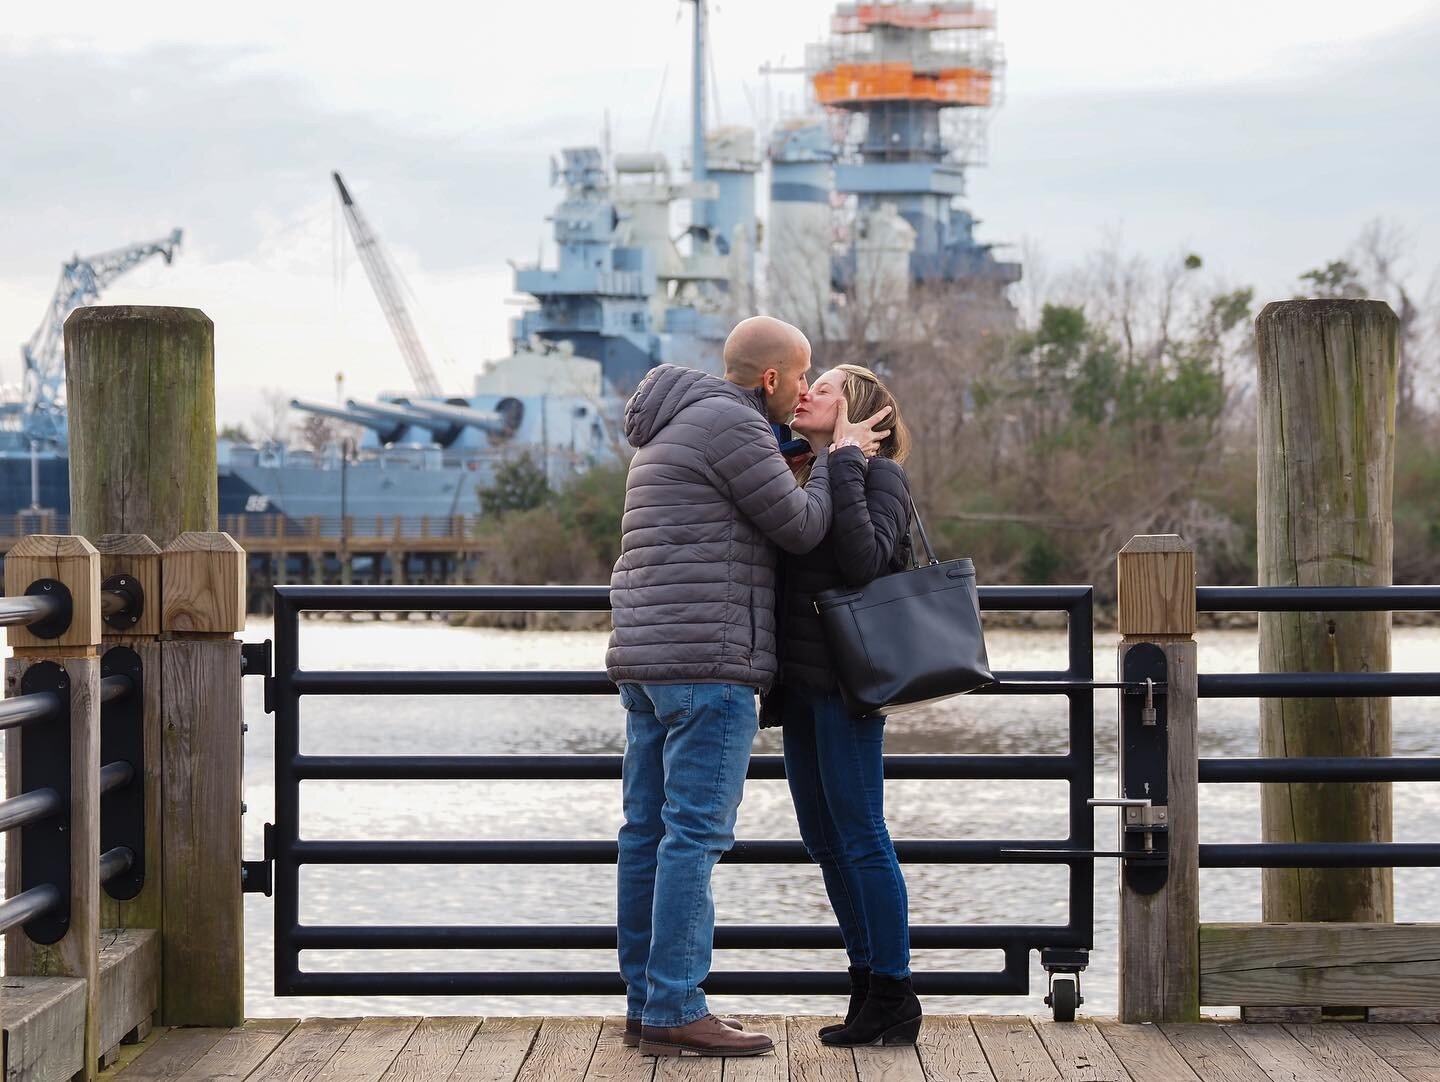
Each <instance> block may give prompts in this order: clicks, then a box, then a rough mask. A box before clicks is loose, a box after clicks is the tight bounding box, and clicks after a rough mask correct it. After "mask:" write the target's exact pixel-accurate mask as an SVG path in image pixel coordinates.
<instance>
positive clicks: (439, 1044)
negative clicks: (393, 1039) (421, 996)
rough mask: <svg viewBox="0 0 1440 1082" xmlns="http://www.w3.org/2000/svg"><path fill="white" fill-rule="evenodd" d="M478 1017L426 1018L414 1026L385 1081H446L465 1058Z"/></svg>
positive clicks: (477, 1023)
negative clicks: (463, 1057)
mask: <svg viewBox="0 0 1440 1082" xmlns="http://www.w3.org/2000/svg"><path fill="white" fill-rule="evenodd" d="M479 1024H480V1020H479V1019H478V1018H426V1019H424V1020H423V1021H421V1022H420V1024H419V1025H417V1026H416V1027H415V1030H414V1032H413V1033H411V1035H410V1039H409V1040H408V1041H406V1042H405V1046H404V1047H403V1048H401V1049H400V1054H399V1055H397V1056H396V1057H395V1062H394V1063H392V1064H391V1065H390V1068H389V1070H387V1071H386V1072H385V1074H384V1075H383V1076H381V1077H382V1078H383V1079H384V1080H385V1082H445V1080H446V1079H447V1078H449V1077H450V1075H451V1073H452V1072H453V1071H454V1070H455V1068H456V1066H457V1065H458V1064H459V1063H460V1059H461V1057H462V1056H464V1055H465V1049H466V1048H467V1047H468V1046H469V1044H470V1038H471V1037H473V1036H474V1035H475V1030H476V1027H478V1026H479Z"/></svg>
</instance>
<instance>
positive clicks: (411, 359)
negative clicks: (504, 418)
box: [330, 173, 440, 398]
mask: <svg viewBox="0 0 1440 1082" xmlns="http://www.w3.org/2000/svg"><path fill="white" fill-rule="evenodd" d="M330 175H331V176H332V177H334V178H335V187H336V188H338V189H339V190H340V203H341V205H342V206H343V207H344V209H345V222H346V224H347V225H349V227H350V236H351V237H353V238H354V240H355V251H356V252H357V253H358V254H359V256H360V262H361V264H362V265H363V266H364V267H365V276H366V277H367V278H369V279H370V285H371V287H372V288H373V289H374V290H375V297H376V299H377V300H378V301H379V302H380V308H381V310H382V311H383V312H384V313H385V319H386V321H387V322H388V323H389V324H390V330H391V331H392V332H394V334H395V341H396V342H397V343H399V345H400V352H401V354H403V355H404V357H405V364H406V365H407V366H408V367H409V369H410V378H411V379H412V380H414V381H415V389H416V390H417V391H419V392H420V393H421V394H422V395H426V396H428V397H431V398H439V397H440V381H439V380H438V379H436V378H435V369H433V368H432V367H430V358H428V357H426V356H425V349H424V347H423V346H421V345H420V336H419V335H418V334H416V333H415V324H414V323H412V322H411V320H410V313H409V312H408V311H407V310H406V308H405V302H404V300H402V299H401V297H400V290H399V289H398V288H397V287H396V283H395V275H394V273H393V272H392V271H391V270H390V264H389V263H388V262H386V260H385V252H384V250H383V249H382V248H381V247H380V240H379V238H378V237H376V236H375V232H374V230H372V229H371V228H370V225H369V223H368V222H366V221H365V217H364V215H362V214H361V213H360V208H359V207H357V206H356V205H355V200H354V199H352V198H351V197H350V190H349V189H348V188H346V187H345V181H343V180H341V179H340V174H339V173H331V174H330Z"/></svg>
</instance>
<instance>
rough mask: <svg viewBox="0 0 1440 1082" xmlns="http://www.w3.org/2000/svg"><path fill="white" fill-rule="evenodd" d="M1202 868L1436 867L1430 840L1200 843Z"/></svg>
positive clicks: (1439, 861) (1439, 853) (1436, 849)
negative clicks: (1413, 841)
mask: <svg viewBox="0 0 1440 1082" xmlns="http://www.w3.org/2000/svg"><path fill="white" fill-rule="evenodd" d="M1200 867H1202V868H1435V867H1440V845H1437V844H1435V843H1432V842H1417V843H1411V842H1263V843H1256V844H1241V845H1236V844H1218V845H1217V844H1211V845H1202V846H1200Z"/></svg>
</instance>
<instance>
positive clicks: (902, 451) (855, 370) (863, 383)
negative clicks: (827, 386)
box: [835, 364, 910, 462]
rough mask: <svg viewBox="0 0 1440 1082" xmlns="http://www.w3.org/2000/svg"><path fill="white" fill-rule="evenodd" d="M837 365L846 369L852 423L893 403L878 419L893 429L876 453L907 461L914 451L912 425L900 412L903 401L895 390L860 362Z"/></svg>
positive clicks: (879, 422)
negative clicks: (895, 393) (900, 401)
mask: <svg viewBox="0 0 1440 1082" xmlns="http://www.w3.org/2000/svg"><path fill="white" fill-rule="evenodd" d="M835 369H836V371H839V372H844V373H845V383H844V387H843V391H844V394H845V405H846V407H847V408H846V411H845V412H846V413H847V414H848V415H849V418H848V419H849V420H850V422H851V423H852V424H858V423H860V422H861V421H863V420H865V418H867V417H871V416H873V415H874V414H876V413H878V412H880V410H882V409H884V408H885V407H886V406H889V407H890V412H889V413H887V414H886V415H885V416H884V417H883V418H881V419H880V420H879V421H878V422H877V426H878V427H880V428H881V429H889V431H890V434H889V435H888V436H886V437H885V438H884V439H883V440H881V441H880V449H879V450H878V451H876V452H875V453H876V454H877V455H880V456H881V457H882V458H890V459H894V460H895V461H896V462H904V461H905V459H906V458H908V457H909V455H910V429H909V427H908V426H907V425H906V424H905V420H904V418H902V417H901V416H900V403H899V402H897V401H896V400H895V395H894V392H892V391H891V390H890V388H889V387H887V386H885V383H884V381H883V380H882V379H881V378H880V377H879V376H877V375H876V374H875V373H874V372H872V371H870V369H868V368H862V367H861V366H860V365H858V364H837V365H836V366H835Z"/></svg>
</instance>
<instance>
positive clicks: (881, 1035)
mask: <svg viewBox="0 0 1440 1082" xmlns="http://www.w3.org/2000/svg"><path fill="white" fill-rule="evenodd" d="M920 1018H921V1011H920V1001H919V1000H918V999H916V998H915V989H914V988H913V987H912V986H911V984H910V978H909V977H903V978H901V979H900V980H896V979H895V978H894V977H882V976H880V974H878V973H872V974H870V994H869V995H867V996H866V997H865V1002H864V1003H863V1004H862V1005H861V1007H860V1012H859V1013H858V1014H857V1015H856V1016H855V1020H854V1021H853V1022H851V1023H850V1024H849V1025H847V1026H845V1027H843V1028H841V1029H839V1030H837V1031H836V1032H834V1033H826V1034H823V1035H822V1036H821V1037H820V1040H821V1043H823V1044H830V1045H856V1044H914V1043H915V1038H916V1037H918V1036H919V1035H920Z"/></svg>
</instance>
